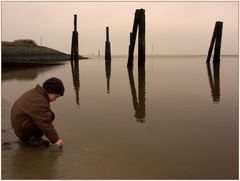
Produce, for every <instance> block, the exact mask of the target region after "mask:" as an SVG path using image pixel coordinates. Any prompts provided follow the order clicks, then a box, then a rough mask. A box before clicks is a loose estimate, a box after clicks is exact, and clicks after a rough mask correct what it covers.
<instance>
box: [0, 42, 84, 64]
mask: <svg viewBox="0 0 240 181" xmlns="http://www.w3.org/2000/svg"><path fill="white" fill-rule="evenodd" d="M79 57H80V59H84V57H82V56H79ZM67 60H70V55H69V54H65V53H62V52H60V51H57V50H54V49H51V48H47V47H43V46H38V45H37V44H36V43H35V42H34V41H33V40H16V41H14V42H4V41H3V42H2V66H17V65H46V64H47V65H55V64H61V63H63V61H67Z"/></svg>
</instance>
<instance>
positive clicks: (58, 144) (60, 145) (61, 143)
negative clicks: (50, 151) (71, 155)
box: [55, 139, 64, 148]
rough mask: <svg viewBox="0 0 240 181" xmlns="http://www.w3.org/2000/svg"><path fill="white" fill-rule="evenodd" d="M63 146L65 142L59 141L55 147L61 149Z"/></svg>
mask: <svg viewBox="0 0 240 181" xmlns="http://www.w3.org/2000/svg"><path fill="white" fill-rule="evenodd" d="M63 144H64V142H63V140H61V139H59V140H58V141H57V142H56V143H55V145H57V146H58V147H60V148H62V147H63Z"/></svg>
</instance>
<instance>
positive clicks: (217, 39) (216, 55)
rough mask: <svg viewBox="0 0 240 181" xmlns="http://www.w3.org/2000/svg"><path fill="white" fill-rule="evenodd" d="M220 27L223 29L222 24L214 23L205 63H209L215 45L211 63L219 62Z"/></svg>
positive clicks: (219, 22)
mask: <svg viewBox="0 0 240 181" xmlns="http://www.w3.org/2000/svg"><path fill="white" fill-rule="evenodd" d="M222 27H223V22H221V21H217V22H216V23H215V27H214V30H213V35H212V40H211V43H210V47H209V50H208V57H207V61H206V62H207V63H209V62H210V59H211V56H212V50H213V47H214V45H215V48H214V56H213V62H220V52H221V42H222Z"/></svg>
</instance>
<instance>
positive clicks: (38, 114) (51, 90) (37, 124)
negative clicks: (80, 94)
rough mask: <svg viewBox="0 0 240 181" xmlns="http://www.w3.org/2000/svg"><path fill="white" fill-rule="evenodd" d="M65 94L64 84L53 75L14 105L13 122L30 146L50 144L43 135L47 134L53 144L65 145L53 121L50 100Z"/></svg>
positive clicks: (20, 137)
mask: <svg viewBox="0 0 240 181" xmlns="http://www.w3.org/2000/svg"><path fill="white" fill-rule="evenodd" d="M63 94H64V86H63V83H62V81H61V80H60V79H58V78H55V77H52V78H50V79H48V80H46V81H45V82H44V83H43V85H42V87H41V86H40V85H39V84H38V85H37V86H36V87H35V88H33V89H31V90H29V91H28V92H26V93H25V94H23V95H22V96H21V97H20V98H19V99H18V100H17V101H16V102H15V103H14V105H13V107H12V110H11V123H12V127H13V130H14V132H15V134H16V135H17V136H18V137H19V139H20V140H21V141H22V142H23V143H25V144H27V145H30V146H41V145H45V146H48V145H49V141H47V140H43V139H42V138H41V137H42V136H43V135H45V136H46V137H47V138H48V139H49V140H50V142H51V143H52V144H55V145H57V146H59V147H62V146H63V140H62V139H60V138H59V136H58V133H57V131H56V129H55V128H54V126H53V124H52V121H53V120H54V117H55V115H54V113H53V112H52V111H51V109H50V102H52V101H55V100H56V99H57V98H59V97H60V96H63Z"/></svg>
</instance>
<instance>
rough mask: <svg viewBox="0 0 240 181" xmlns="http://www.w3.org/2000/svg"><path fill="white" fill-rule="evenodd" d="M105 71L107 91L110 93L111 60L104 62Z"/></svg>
mask: <svg viewBox="0 0 240 181" xmlns="http://www.w3.org/2000/svg"><path fill="white" fill-rule="evenodd" d="M105 71H106V79H107V93H108V94H109V93H110V77H111V61H106V62H105Z"/></svg>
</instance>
